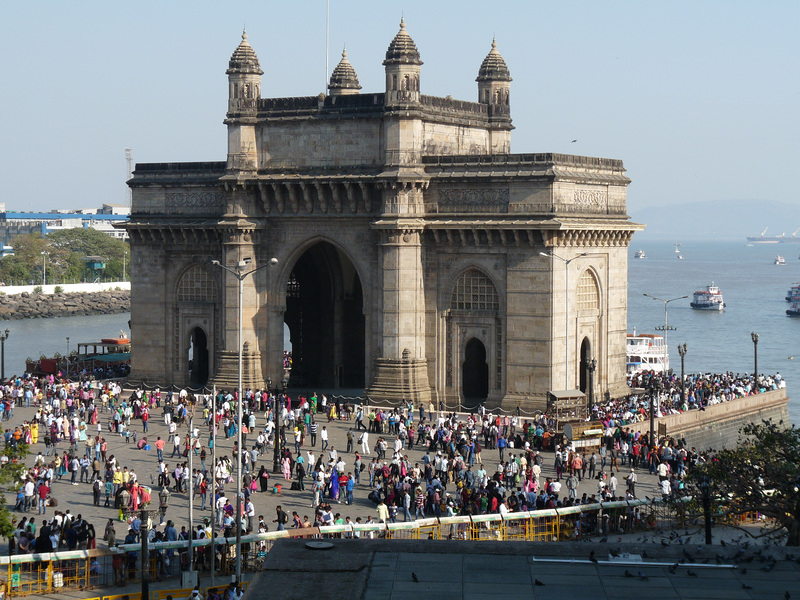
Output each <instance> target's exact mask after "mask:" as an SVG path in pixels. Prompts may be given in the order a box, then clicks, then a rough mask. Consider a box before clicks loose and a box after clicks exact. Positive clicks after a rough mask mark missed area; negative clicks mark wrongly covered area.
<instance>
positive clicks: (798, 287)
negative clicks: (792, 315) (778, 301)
mask: <svg viewBox="0 0 800 600" xmlns="http://www.w3.org/2000/svg"><path fill="white" fill-rule="evenodd" d="M786 301H787V302H800V283H793V284H792V287H790V288H789V290H788V291H787V292H786Z"/></svg>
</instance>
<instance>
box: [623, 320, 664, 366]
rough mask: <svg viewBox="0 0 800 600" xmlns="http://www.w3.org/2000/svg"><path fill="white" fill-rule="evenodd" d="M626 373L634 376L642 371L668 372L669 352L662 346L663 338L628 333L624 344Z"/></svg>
mask: <svg viewBox="0 0 800 600" xmlns="http://www.w3.org/2000/svg"><path fill="white" fill-rule="evenodd" d="M626 354H627V358H628V360H627V366H626V372H627V373H628V374H629V375H635V374H636V373H641V372H643V371H656V372H658V373H662V372H666V371H669V352H668V351H667V347H666V346H665V345H664V336H661V335H657V334H653V333H641V334H637V333H636V328H635V327H634V328H633V333H629V334H628V337H627V343H626Z"/></svg>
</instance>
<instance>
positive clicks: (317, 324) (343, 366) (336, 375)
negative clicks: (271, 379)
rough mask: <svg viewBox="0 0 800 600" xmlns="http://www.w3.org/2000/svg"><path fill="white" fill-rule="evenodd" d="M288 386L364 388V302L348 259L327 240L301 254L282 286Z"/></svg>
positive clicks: (353, 267) (356, 276) (356, 277)
mask: <svg viewBox="0 0 800 600" xmlns="http://www.w3.org/2000/svg"><path fill="white" fill-rule="evenodd" d="M284 321H285V323H286V325H287V326H288V327H289V335H290V339H291V343H292V371H291V377H290V386H292V387H309V388H321V389H336V388H349V389H352V388H355V389H363V388H364V386H365V372H364V371H365V358H364V357H365V354H364V353H365V346H364V339H365V334H364V301H363V292H362V286H361V280H360V278H359V276H358V273H357V271H356V269H355V266H354V265H353V262H352V261H351V260H350V259H349V258H348V257H347V255H345V254H344V253H343V252H342V251H341V250H340V249H338V248H337V247H336V246H334V245H333V244H331V243H330V242H325V241H320V242H317V243H315V244H314V245H312V246H310V247H309V248H308V249H306V250H305V252H303V254H302V255H301V256H300V258H299V259H297V262H296V263H295V265H294V267H293V269H292V272H291V274H290V275H289V281H288V283H287V286H286V312H285V313H284Z"/></svg>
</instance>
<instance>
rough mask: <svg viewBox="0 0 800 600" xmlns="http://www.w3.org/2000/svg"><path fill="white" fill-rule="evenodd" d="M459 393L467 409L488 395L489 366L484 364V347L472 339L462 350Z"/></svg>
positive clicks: (475, 339)
mask: <svg viewBox="0 0 800 600" xmlns="http://www.w3.org/2000/svg"><path fill="white" fill-rule="evenodd" d="M461 392H462V394H463V396H464V404H466V405H467V406H469V407H473V406H477V405H479V404H480V403H482V402H483V401H484V400H486V398H487V397H488V395H489V365H488V364H487V363H486V346H484V345H483V342H481V341H480V340H479V339H478V338H472V339H471V340H470V341H468V342H467V346H466V348H465V349H464V362H463V363H462V365H461Z"/></svg>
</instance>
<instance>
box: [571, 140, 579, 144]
mask: <svg viewBox="0 0 800 600" xmlns="http://www.w3.org/2000/svg"><path fill="white" fill-rule="evenodd" d="M577 141H578V140H572V141H571V142H570V144H574V143H575V142H577Z"/></svg>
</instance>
